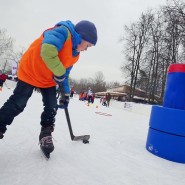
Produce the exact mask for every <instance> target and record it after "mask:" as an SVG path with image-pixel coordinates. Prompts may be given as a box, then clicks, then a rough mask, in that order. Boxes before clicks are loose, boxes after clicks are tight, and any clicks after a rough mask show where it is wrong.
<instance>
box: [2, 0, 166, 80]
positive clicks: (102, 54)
mask: <svg viewBox="0 0 185 185" xmlns="http://www.w3.org/2000/svg"><path fill="white" fill-rule="evenodd" d="M165 4H166V0H91V1H89V0H78V1H77V0H65V1H64V0H52V1H51V0H29V1H26V0H6V1H4V0H0V28H6V29H7V33H8V34H9V36H11V37H12V38H14V39H15V44H16V48H18V50H21V48H22V47H24V48H26V49H27V48H28V46H29V45H30V44H31V42H32V41H33V40H35V39H36V38H37V37H38V36H40V35H41V33H42V32H43V31H44V30H45V29H47V28H50V27H52V26H54V25H55V24H56V23H58V22H59V21H64V20H71V21H72V22H73V23H74V24H76V23H77V22H79V21H80V20H90V21H92V22H94V23H95V25H96V27H97V31H98V42H97V45H96V46H95V47H92V48H89V49H88V51H85V52H82V53H81V57H80V59H79V61H78V63H77V64H75V66H74V67H73V70H72V71H71V77H72V78H74V79H81V78H89V77H92V78H94V75H95V73H96V72H98V71H102V72H103V74H104V76H105V80H106V81H118V82H120V83H122V82H123V81H124V77H123V76H122V73H121V70H120V67H121V65H122V63H123V62H124V61H123V54H121V50H122V48H123V44H122V43H120V42H118V41H119V39H120V38H121V37H122V35H123V26H124V25H129V24H130V23H132V22H135V21H137V20H138V19H139V17H140V15H141V13H142V12H146V11H147V9H149V8H152V9H156V8H159V6H161V5H165Z"/></svg>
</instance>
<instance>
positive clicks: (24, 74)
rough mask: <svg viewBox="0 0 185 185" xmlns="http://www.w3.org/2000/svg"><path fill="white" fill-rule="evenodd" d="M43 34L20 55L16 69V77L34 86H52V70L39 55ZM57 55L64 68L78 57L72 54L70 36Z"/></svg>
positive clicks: (73, 62) (71, 64)
mask: <svg viewBox="0 0 185 185" xmlns="http://www.w3.org/2000/svg"><path fill="white" fill-rule="evenodd" d="M42 40H43V35H41V36H40V37H39V38H38V39H36V40H35V41H34V42H33V43H32V44H31V45H30V47H29V49H28V50H27V51H26V52H25V54H24V55H23V56H22V58H21V60H20V64H19V69H18V78H19V79H20V80H22V81H24V82H26V83H28V84H30V85H33V86H35V87H41V88H47V87H53V86H55V85H56V83H55V82H54V80H53V73H52V71H51V70H50V69H49V68H48V67H47V66H46V64H45V62H44V61H43V60H42V58H41V56H40V52H41V45H42ZM58 57H59V59H60V61H61V63H62V64H63V66H64V67H65V68H68V67H70V66H73V65H74V64H75V63H76V62H77V61H78V59H79V55H78V56H76V57H74V56H73V55H72V38H71V37H70V38H69V39H68V40H67V41H66V42H65V43H64V45H63V48H62V49H61V50H60V51H59V53H58Z"/></svg>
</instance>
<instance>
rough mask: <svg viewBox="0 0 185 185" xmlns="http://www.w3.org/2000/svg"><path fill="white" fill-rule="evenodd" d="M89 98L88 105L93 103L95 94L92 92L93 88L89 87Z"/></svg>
mask: <svg viewBox="0 0 185 185" xmlns="http://www.w3.org/2000/svg"><path fill="white" fill-rule="evenodd" d="M87 97H88V103H93V99H92V98H93V92H92V90H91V88H90V87H89V89H88V91H87Z"/></svg>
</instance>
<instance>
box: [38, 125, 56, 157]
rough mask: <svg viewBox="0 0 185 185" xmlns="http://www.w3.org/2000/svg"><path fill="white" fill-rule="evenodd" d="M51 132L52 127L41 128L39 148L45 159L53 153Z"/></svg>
mask: <svg viewBox="0 0 185 185" xmlns="http://www.w3.org/2000/svg"><path fill="white" fill-rule="evenodd" d="M53 130H54V128H53V127H52V126H49V127H42V128H41V132H40V135H39V143H40V148H41V150H42V152H43V154H44V155H45V156H46V157H47V158H49V157H50V153H51V152H53V150H54V145H53V141H52V135H51V133H52V132H53Z"/></svg>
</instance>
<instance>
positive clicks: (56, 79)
mask: <svg viewBox="0 0 185 185" xmlns="http://www.w3.org/2000/svg"><path fill="white" fill-rule="evenodd" d="M65 78H66V77H65V76H54V77H53V79H54V80H55V82H56V83H57V84H58V85H60V86H62V83H63V81H64V80H65Z"/></svg>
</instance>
